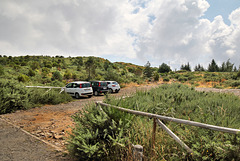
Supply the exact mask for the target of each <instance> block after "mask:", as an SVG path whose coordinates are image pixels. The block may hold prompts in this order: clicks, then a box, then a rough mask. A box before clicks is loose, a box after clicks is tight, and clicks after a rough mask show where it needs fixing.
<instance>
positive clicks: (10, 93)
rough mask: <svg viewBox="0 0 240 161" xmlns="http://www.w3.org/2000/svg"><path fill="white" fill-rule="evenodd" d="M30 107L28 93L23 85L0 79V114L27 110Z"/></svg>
mask: <svg viewBox="0 0 240 161" xmlns="http://www.w3.org/2000/svg"><path fill="white" fill-rule="evenodd" d="M30 105H31V103H30V102H29V98H28V91H27V89H26V88H24V86H23V84H21V83H19V82H17V81H14V80H3V79H0V114H4V113H11V112H14V111H16V110H21V109H27V108H29V107H30Z"/></svg>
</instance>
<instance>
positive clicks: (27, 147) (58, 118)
mask: <svg viewBox="0 0 240 161" xmlns="http://www.w3.org/2000/svg"><path fill="white" fill-rule="evenodd" d="M159 85H160V83H155V84H147V85H143V86H141V87H140V86H131V87H127V88H124V89H122V90H121V91H120V92H119V93H117V94H112V96H115V97H121V96H123V95H131V94H132V93H134V92H136V90H141V89H143V90H147V89H151V88H153V87H157V86H159ZM196 90H198V91H203V90H204V91H217V90H214V89H209V88H199V89H196ZM224 91H225V90H221V91H217V92H224ZM227 92H235V94H236V95H239V96H240V90H232V91H231V90H230V91H229V90H227ZM103 99H104V96H95V97H92V98H90V99H89V98H81V99H75V100H74V101H72V102H69V103H66V104H59V105H46V106H43V107H37V108H33V109H29V110H25V111H17V112H15V113H11V114H5V115H0V118H2V119H3V120H5V121H6V122H9V123H11V124H14V125H15V126H17V127H18V128H16V127H13V126H11V125H10V124H7V123H6V122H5V121H2V120H0V128H1V131H0V138H1V139H0V141H1V144H0V160H64V159H66V158H67V157H62V156H59V153H56V152H54V151H53V150H54V148H53V147H52V146H48V145H47V144H43V143H42V142H41V141H39V140H36V139H33V137H31V136H30V135H27V136H25V135H26V133H25V134H24V133H22V132H21V130H19V129H23V130H25V131H27V132H29V133H30V134H31V135H34V136H35V137H37V138H39V139H42V140H44V141H45V142H48V143H49V144H50V145H53V146H56V147H57V148H59V149H61V150H63V151H64V150H66V149H65V143H66V141H65V137H66V136H67V135H68V134H67V131H70V129H71V128H70V126H73V121H72V119H71V116H72V115H73V114H74V113H76V112H77V111H79V110H81V109H82V108H83V107H84V105H86V104H88V103H93V102H94V101H101V100H103ZM14 143H15V144H14ZM15 146H16V147H15ZM44 146H45V147H44ZM19 147H20V150H19ZM36 149H40V150H36ZM55 149H56V148H55ZM28 157H29V158H28ZM1 158H2V159H1ZM26 158H27V159H26ZM66 160H69V158H68V159H66Z"/></svg>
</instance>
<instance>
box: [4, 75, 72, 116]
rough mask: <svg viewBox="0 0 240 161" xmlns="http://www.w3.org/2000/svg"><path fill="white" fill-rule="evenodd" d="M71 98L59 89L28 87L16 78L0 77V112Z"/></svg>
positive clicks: (65, 100)
mask: <svg viewBox="0 0 240 161" xmlns="http://www.w3.org/2000/svg"><path fill="white" fill-rule="evenodd" d="M71 100H72V97H70V96H69V95H68V94H66V93H64V92H62V93H61V94H59V90H58V91H56V90H51V91H49V92H46V90H44V89H29V88H26V87H25V86H24V84H23V83H21V82H18V81H16V80H5V79H0V114H4V113H11V112H14V111H16V110H25V109H28V108H32V107H36V106H39V105H41V104H59V103H63V102H69V101H71Z"/></svg>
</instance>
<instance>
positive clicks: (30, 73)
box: [28, 69, 35, 77]
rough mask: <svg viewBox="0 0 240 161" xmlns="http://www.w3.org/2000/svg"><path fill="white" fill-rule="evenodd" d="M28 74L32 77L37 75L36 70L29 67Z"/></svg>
mask: <svg viewBox="0 0 240 161" xmlns="http://www.w3.org/2000/svg"><path fill="white" fill-rule="evenodd" d="M28 75H29V76H30V77H33V76H35V72H34V71H33V70H32V69H29V71H28Z"/></svg>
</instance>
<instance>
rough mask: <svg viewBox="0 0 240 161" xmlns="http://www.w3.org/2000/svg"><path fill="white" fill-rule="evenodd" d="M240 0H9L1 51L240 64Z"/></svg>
mask: <svg viewBox="0 0 240 161" xmlns="http://www.w3.org/2000/svg"><path fill="white" fill-rule="evenodd" d="M239 42H240V1H239V0H164V1H163V0H121V1H119V0H101V1H96V0H61V1H59V0H41V1H33V0H21V1H19V0H1V1H0V55H7V56H22V55H50V56H56V55H62V56H65V57H68V56H71V57H76V56H97V57H102V58H105V59H108V60H110V61H112V62H127V63H133V64H137V65H145V64H146V63H147V61H149V62H150V63H151V66H153V67H158V66H159V65H161V64H162V63H166V64H168V65H170V66H171V68H172V70H174V69H179V68H180V66H181V65H182V64H187V63H188V62H189V63H190V65H191V67H192V68H194V67H195V66H196V65H197V64H201V65H203V66H204V67H205V68H207V66H208V64H209V63H210V62H211V60H212V59H214V60H215V61H216V62H217V63H218V64H219V65H221V63H222V62H226V61H227V60H228V59H230V62H232V63H234V64H235V66H236V67H237V68H238V67H239V65H240V46H239V44H240V43H239Z"/></svg>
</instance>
